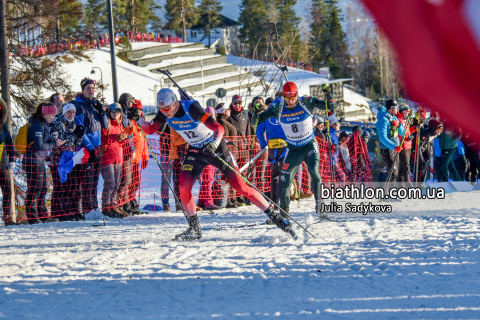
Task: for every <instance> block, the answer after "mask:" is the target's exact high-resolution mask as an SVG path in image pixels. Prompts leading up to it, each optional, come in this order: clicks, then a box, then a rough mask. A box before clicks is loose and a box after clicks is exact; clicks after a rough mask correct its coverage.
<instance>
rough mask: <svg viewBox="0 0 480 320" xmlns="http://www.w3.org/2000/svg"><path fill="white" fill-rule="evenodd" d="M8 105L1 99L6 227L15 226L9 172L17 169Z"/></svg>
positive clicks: (0, 173)
mask: <svg viewBox="0 0 480 320" xmlns="http://www.w3.org/2000/svg"><path fill="white" fill-rule="evenodd" d="M7 115H8V111H7V104H6V103H5V101H3V99H2V98H0V145H1V146H2V147H0V152H1V157H2V161H1V163H0V187H1V189H2V195H3V196H2V208H3V217H2V219H3V224H4V225H5V226H9V225H13V224H15V223H14V222H13V221H12V215H11V214H12V213H11V207H10V201H11V199H12V195H11V192H12V181H11V180H10V173H9V172H8V171H9V170H13V169H15V150H14V147H13V140H12V136H11V135H10V131H9V130H8V127H7V124H6V123H5V121H6V120H7Z"/></svg>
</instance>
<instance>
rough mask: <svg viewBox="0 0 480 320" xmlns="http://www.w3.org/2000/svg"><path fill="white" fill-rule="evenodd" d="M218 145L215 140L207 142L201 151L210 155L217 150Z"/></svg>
mask: <svg viewBox="0 0 480 320" xmlns="http://www.w3.org/2000/svg"><path fill="white" fill-rule="evenodd" d="M217 148H218V146H217V144H216V143H215V142H210V143H209V144H207V145H205V146H204V147H203V149H202V152H203V153H205V154H207V155H212V154H214V153H215V151H216V150H217Z"/></svg>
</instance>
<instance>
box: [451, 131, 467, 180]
mask: <svg viewBox="0 0 480 320" xmlns="http://www.w3.org/2000/svg"><path fill="white" fill-rule="evenodd" d="M453 164H454V166H455V169H457V172H458V175H459V176H460V180H459V181H465V176H466V173H467V170H468V167H469V164H468V160H467V157H466V156H465V146H464V145H463V142H462V140H460V141H458V147H457V149H456V150H455V154H454V155H453Z"/></svg>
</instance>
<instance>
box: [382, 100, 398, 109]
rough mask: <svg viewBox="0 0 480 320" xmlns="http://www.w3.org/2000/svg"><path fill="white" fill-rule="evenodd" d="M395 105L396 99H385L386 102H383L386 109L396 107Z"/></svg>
mask: <svg viewBox="0 0 480 320" xmlns="http://www.w3.org/2000/svg"><path fill="white" fill-rule="evenodd" d="M397 105H398V104H397V101H396V100H394V99H390V100H387V102H386V103H385V107H386V108H387V110H388V109H390V108H392V107H396V106H397Z"/></svg>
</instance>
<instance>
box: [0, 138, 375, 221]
mask: <svg viewBox="0 0 480 320" xmlns="http://www.w3.org/2000/svg"><path fill="white" fill-rule="evenodd" d="M226 139H227V140H228V141H229V142H233V144H232V143H230V145H229V149H230V152H231V153H232V155H233V156H234V157H235V159H236V160H237V163H238V167H239V168H241V167H242V166H244V165H245V163H248V161H249V159H251V158H252V157H254V156H255V155H256V154H257V153H258V152H259V151H260V148H259V145H258V143H257V140H256V138H255V137H254V136H245V137H241V136H235V137H226ZM147 140H148V144H149V145H150V150H151V151H150V154H149V156H148V163H147V162H146V161H142V159H141V157H142V155H139V154H137V153H134V152H132V150H133V149H132V148H131V145H133V144H132V143H133V142H131V141H128V140H124V141H123V142H122V143H121V144H120V145H122V144H123V146H122V147H118V148H117V147H113V148H112V145H110V147H100V148H97V154H98V155H102V156H101V157H98V158H99V159H100V158H103V159H104V162H114V161H113V160H112V159H116V161H120V162H121V161H122V160H123V162H124V164H123V165H121V164H116V165H103V166H102V163H101V162H100V161H99V160H97V162H93V161H92V159H91V158H89V153H88V152H83V151H84V150H85V149H83V148H82V149H80V151H77V150H71V149H68V150H65V149H62V148H58V149H55V150H53V151H51V152H48V151H43V152H38V153H37V154H36V156H35V157H34V159H33V161H32V156H31V153H29V152H28V151H27V152H26V153H25V155H23V156H22V157H18V152H17V159H16V161H17V166H16V168H15V169H14V185H15V204H16V210H17V211H18V212H20V213H27V214H31V213H32V212H33V213H36V214H38V215H39V216H40V217H42V216H43V217H60V216H65V215H73V214H76V213H82V212H83V213H88V212H90V211H91V210H93V209H94V208H96V207H98V208H99V209H101V208H102V206H103V207H108V206H119V205H123V204H125V203H127V202H130V201H133V200H134V199H137V201H139V202H140V206H141V207H144V206H145V205H156V207H161V205H162V204H165V203H168V204H169V205H170V206H172V205H174V204H175V202H174V198H173V195H172V194H171V191H170V190H169V188H168V184H167V183H166V180H165V179H164V176H163V175H162V173H161V171H160V169H159V166H160V167H161V168H162V169H163V171H164V172H165V174H166V176H167V177H168V178H169V180H170V181H171V184H172V187H173V188H174V189H175V192H176V193H177V196H180V194H179V188H178V187H179V182H180V171H181V169H182V161H183V159H184V157H185V154H186V145H181V144H180V145H176V146H175V144H178V143H179V140H178V138H177V139H172V137H171V136H170V135H168V134H163V133H162V134H154V135H150V136H148V137H147ZM180 141H181V140H180ZM317 142H318V145H319V153H320V163H319V170H320V174H321V177H322V180H323V182H324V183H331V182H334V183H335V184H337V185H338V184H345V183H346V182H354V183H355V182H358V183H360V182H361V183H371V182H372V175H371V172H370V160H369V159H368V151H367V148H366V145H365V143H364V142H363V140H362V139H361V138H360V136H359V135H358V133H354V135H352V136H351V137H350V141H349V142H348V143H347V144H345V145H342V146H341V147H345V148H348V150H349V153H350V162H351V167H350V169H349V168H347V167H348V165H347V164H346V162H345V161H344V160H343V159H342V158H341V157H340V156H339V154H338V153H339V148H340V147H337V149H336V150H337V151H335V152H334V153H332V157H333V160H334V165H333V167H330V165H329V163H330V161H329V157H328V144H327V143H326V142H325V141H324V140H320V139H317ZM112 143H115V141H112ZM172 144H173V146H172ZM252 146H253V147H252ZM30 148H31V147H30ZM16 149H19V148H16ZM120 149H122V150H124V152H123V153H122V151H121V150H120ZM4 150H8V147H6V148H4ZM65 151H68V152H70V153H69V154H72V152H74V151H75V152H76V153H75V154H74V155H75V156H74V157H73V158H72V159H69V158H68V157H62V156H63V155H64V153H65V154H67V152H65ZM119 152H120V153H119ZM152 153H153V154H152ZM145 155H146V154H145V153H144V154H143V156H144V157H145ZM3 156H4V157H7V156H6V153H5V152H4V153H3ZM44 158H45V160H46V162H45V163H43V164H42V163H41V162H42V161H41V160H42V159H44ZM66 158H68V159H67V160H68V161H67V160H66ZM70 158H71V157H70ZM7 163H8V161H7V160H5V159H3V160H2V164H3V166H2V168H4V169H3V170H2V172H1V173H2V174H0V183H1V186H2V192H3V197H4V200H3V207H4V208H7V211H8V208H9V207H10V205H9V201H10V199H11V196H10V187H9V186H10V183H11V182H10V180H9V178H8V177H9V175H8V174H5V171H6V170H7V169H5V165H6V164H7ZM38 163H40V164H38ZM74 163H77V164H75V165H73V164H74ZM59 167H60V169H59ZM72 168H73V169H72ZM332 169H333V171H332ZM207 171H208V172H207ZM65 172H68V173H67V174H66V173H65ZM332 173H333V174H332ZM242 175H243V176H244V177H246V178H247V179H248V180H249V181H250V182H252V183H253V184H254V185H255V186H256V187H257V188H258V189H260V190H261V191H262V192H264V193H268V192H269V191H270V186H271V178H270V175H271V166H270V164H269V162H268V159H267V152H265V153H264V154H263V155H262V156H260V157H259V158H258V159H257V160H256V161H254V162H253V163H252V164H251V166H250V167H249V168H247V169H246V170H244V171H243V172H242ZM332 177H333V181H332ZM223 179H224V177H223V176H222V174H221V172H220V170H218V169H216V168H215V169H213V168H211V167H210V168H209V167H207V168H206V169H205V170H204V172H203V173H202V175H201V176H200V177H199V179H198V181H197V182H196V183H195V185H194V187H193V190H192V193H193V195H194V197H195V199H198V200H200V201H205V200H207V199H209V198H211V199H219V198H225V197H228V198H232V197H236V196H237V195H236V193H235V191H234V190H231V188H230V190H229V192H228V195H227V194H226V193H225V190H224V189H218V188H215V186H216V182H218V181H223ZM296 181H297V184H294V185H296V188H297V189H298V190H300V191H301V192H302V193H306V194H309V193H311V192H312V191H311V186H310V177H309V174H308V171H307V168H306V166H305V165H304V164H303V166H300V168H299V170H298V172H297V175H296ZM217 184H219V183H217Z"/></svg>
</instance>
